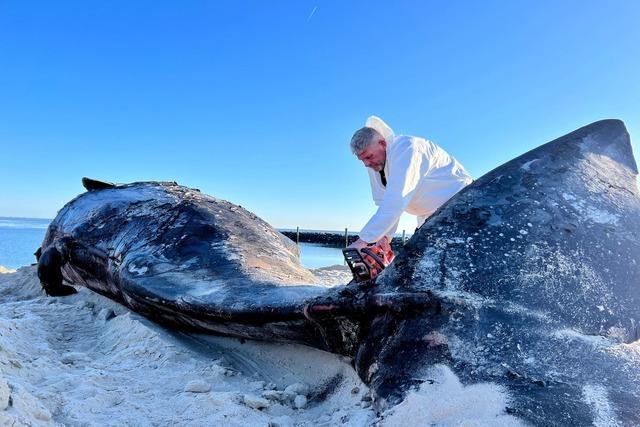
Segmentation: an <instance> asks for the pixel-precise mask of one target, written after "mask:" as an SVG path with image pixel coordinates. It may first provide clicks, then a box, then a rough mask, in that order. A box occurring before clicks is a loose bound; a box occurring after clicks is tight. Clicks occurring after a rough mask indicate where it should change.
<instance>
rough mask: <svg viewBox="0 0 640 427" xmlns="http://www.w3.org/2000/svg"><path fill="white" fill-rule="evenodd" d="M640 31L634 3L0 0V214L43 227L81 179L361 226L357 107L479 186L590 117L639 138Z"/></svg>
mask: <svg viewBox="0 0 640 427" xmlns="http://www.w3.org/2000/svg"><path fill="white" fill-rule="evenodd" d="M639 21H640V2H637V1H631V0H629V1H606V2H605V1H562V2H556V1H495V2H494V1H482V2H476V1H473V2H435V1H407V2H376V1H373V2H372V1H366V2H364V1H362V2H360V1H354V2H343V1H336V2H329V1H307V0H299V1H253V2H248V1H241V0H240V1H225V2H213V1H184V2H173V1H133V2H132V1H111V2H97V1H95V2H94V1H78V2H73V1H60V2H50V1H47V2H44V1H43V2H35V1H34V2H28V1H6V0H5V1H0V150H1V151H0V155H1V156H2V160H3V161H2V163H1V165H2V166H1V167H0V183H1V188H2V191H1V196H0V216H29V217H49V218H50V217H53V216H54V215H55V213H56V211H57V210H58V209H59V208H60V207H62V205H64V203H66V202H67V201H68V200H70V199H71V198H72V197H74V196H75V195H76V194H78V193H80V192H81V191H82V190H83V189H82V187H81V184H80V178H81V177H82V176H90V177H95V178H99V179H104V180H109V181H116V182H130V181H139V180H169V181H174V180H175V181H178V182H179V183H181V184H184V185H187V186H191V187H196V188H200V189H201V190H203V191H205V192H207V193H209V194H211V195H214V196H216V197H220V198H224V199H227V200H230V201H232V202H235V203H239V204H242V205H243V206H245V207H247V208H248V209H250V210H252V211H254V212H255V213H256V214H258V215H260V216H262V217H263V218H265V219H266V220H267V221H269V222H270V223H271V224H273V225H275V226H277V227H295V226H300V227H302V228H320V229H341V228H344V227H349V228H350V229H353V230H358V229H359V228H360V227H361V226H362V225H363V224H364V223H365V222H366V220H367V219H368V217H369V216H370V215H371V214H372V213H373V212H374V210H375V207H374V205H373V203H372V201H371V196H370V191H369V187H368V180H367V176H366V172H365V170H364V168H363V167H362V166H361V164H360V163H359V162H358V161H357V160H356V159H355V157H353V156H352V155H351V153H350V152H349V148H348V141H349V139H350V137H351V134H352V133H353V131H354V130H356V129H357V128H359V127H360V126H362V125H363V123H364V120H365V119H366V117H367V116H368V115H370V114H376V115H379V116H380V117H382V118H383V119H384V120H386V121H387V122H388V123H389V124H390V125H391V126H392V127H393V128H394V129H395V130H396V132H397V133H404V134H413V135H418V136H422V137H425V138H428V139H431V140H433V141H434V142H436V143H438V144H439V145H441V146H443V147H444V148H445V149H447V150H448V151H449V152H450V153H451V154H452V155H453V156H455V157H456V158H458V160H460V161H461V162H462V163H463V164H464V165H465V167H466V168H467V169H468V170H469V171H470V172H471V174H472V175H473V176H474V177H478V176H480V175H482V174H484V173H485V172H487V171H489V170H491V169H493V168H494V167H496V166H498V165H500V164H501V163H503V162H505V161H507V160H509V159H511V158H513V157H515V156H517V155H519V154H521V153H523V152H525V151H527V150H529V149H531V148H534V147H535V146H537V145H540V144H542V143H544V142H546V141H549V140H551V139H554V138H556V137H558V136H561V135H563V134H565V133H568V132H570V131H572V130H574V129H576V128H578V127H580V126H582V125H585V124H588V123H590V122H592V121H595V120H598V119H602V118H620V119H623V120H624V121H625V123H626V124H627V127H628V129H629V131H630V133H631V136H632V138H633V137H635V138H636V139H637V138H638V136H639V135H640V78H638V76H639V75H640V26H639V25H638V22H639ZM634 150H635V152H636V153H638V146H637V144H635V143H634ZM413 226H414V219H413V217H407V218H405V219H403V222H402V226H401V229H402V228H406V229H407V230H409V229H411V228H412V227H413Z"/></svg>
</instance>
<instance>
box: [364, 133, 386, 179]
mask: <svg viewBox="0 0 640 427" xmlns="http://www.w3.org/2000/svg"><path fill="white" fill-rule="evenodd" d="M358 160H360V161H362V163H364V165H365V166H366V167H368V168H371V169H373V170H374V171H376V172H380V171H381V170H382V169H384V163H385V162H386V161H387V142H386V141H385V140H384V139H381V140H380V141H377V142H372V143H371V144H369V145H367V148H365V149H364V150H363V151H362V152H361V153H360V154H358Z"/></svg>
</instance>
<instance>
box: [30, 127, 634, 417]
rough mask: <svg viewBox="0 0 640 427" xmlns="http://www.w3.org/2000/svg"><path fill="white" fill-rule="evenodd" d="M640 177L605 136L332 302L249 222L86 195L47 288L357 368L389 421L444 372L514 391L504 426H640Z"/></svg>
mask: <svg viewBox="0 0 640 427" xmlns="http://www.w3.org/2000/svg"><path fill="white" fill-rule="evenodd" d="M636 175H637V169H636V165H635V161H634V159H633V155H632V152H631V147H630V143H629V136H628V134H627V132H626V130H625V128H624V125H623V124H622V122H620V121H615V120H608V121H602V122H597V123H594V124H592V125H589V126H587V127H584V128H582V129H579V130H577V131H575V132H573V133H571V134H569V135H566V136H564V137H562V138H559V139H558V140H555V141H552V142H550V143H548V144H545V145H543V146H541V147H539V148H537V149H535V150H533V151H531V152H529V153H527V154H525V155H523V156H521V157H519V158H517V159H514V160H512V161H511V162H508V163H507V164H505V165H503V166H501V167H499V168H497V169H495V170H494V171H492V172H490V173H489V174H487V175H485V176H484V177H482V178H480V179H479V180H478V181H476V182H474V183H473V184H472V185H470V186H469V187H467V188H466V189H465V190H463V191H462V192H461V193H459V194H458V195H456V196H455V197H454V198H453V199H452V200H450V201H449V202H448V203H447V204H446V205H444V206H443V207H442V208H441V209H440V210H439V211H438V212H436V213H435V214H434V215H433V216H432V217H431V218H430V219H429V220H428V221H427V222H426V223H425V224H424V225H423V227H421V229H420V230H419V231H418V232H417V233H416V234H415V235H414V237H413V238H412V239H411V240H410V241H409V242H408V244H407V246H406V248H405V250H404V251H403V253H401V254H399V256H398V257H397V258H396V260H395V261H394V263H393V264H392V265H391V266H390V267H389V268H388V269H387V270H386V271H385V272H384V273H383V274H382V275H381V276H380V277H379V278H378V280H377V282H376V286H375V287H367V288H358V287H353V286H348V287H338V288H336V289H332V290H325V289H323V288H321V287H317V286H311V285H308V284H309V283H311V282H312V280H313V279H312V278H311V277H310V276H308V275H307V273H306V272H305V270H304V269H302V268H301V267H300V266H299V263H298V262H297V261H296V260H295V255H294V254H293V253H292V252H291V251H290V250H289V249H287V248H288V246H287V244H286V243H285V241H284V240H282V238H281V237H280V236H279V235H277V234H275V232H274V231H273V230H272V229H271V228H270V227H269V226H268V225H267V224H266V223H264V222H262V221H261V220H259V219H258V218H256V217H255V216H253V215H251V214H250V213H248V212H246V211H244V210H242V209H240V208H239V207H234V205H231V204H228V203H227V202H222V201H218V200H216V199H212V198H209V197H208V196H205V195H202V194H200V193H197V192H195V191H193V190H189V189H186V188H184V187H180V186H177V185H175V184H166V183H165V184H161V183H137V184H130V185H124V186H109V185H105V186H101V187H104V188H98V186H97V185H91V184H88V185H87V186H88V187H89V189H92V190H94V191H90V192H88V193H85V194H83V195H81V196H79V197H78V198H76V199H75V200H74V201H72V202H70V203H69V204H68V205H67V206H65V208H63V210H61V211H60V213H59V215H58V217H57V218H56V219H55V220H54V222H53V223H52V225H51V227H50V229H49V232H48V234H47V237H46V238H45V241H44V242H43V246H42V251H43V252H42V256H41V258H40V265H39V271H40V275H41V278H42V280H43V283H44V285H45V289H47V290H48V291H49V292H50V293H56V292H57V291H63V290H64V289H65V288H63V287H62V279H63V278H64V279H66V280H67V281H69V282H71V283H76V284H84V285H86V286H88V287H90V288H92V289H94V290H97V291H98V292H101V293H103V294H106V295H108V296H111V297H113V298H115V299H118V300H120V301H122V302H124V303H125V304H127V305H129V306H130V307H132V308H133V309H134V310H137V311H140V312H141V313H143V314H145V315H147V316H149V317H152V318H154V319H157V320H161V321H164V322H170V323H172V324H175V325H178V326H189V327H196V328H199V329H204V330H209V331H214V332H221V333H226V334H230V335H235V336H243V337H249V338H256V339H279V340H283V341H295V342H301V343H304V344H308V345H312V346H315V347H319V348H322V349H325V350H329V351H334V352H339V353H342V354H346V355H349V356H352V357H354V364H355V367H356V369H357V371H358V373H359V374H360V376H361V378H362V379H363V380H364V381H365V382H367V383H368V384H370V385H371V386H372V388H373V390H374V392H375V394H376V396H377V398H378V402H379V404H381V405H383V404H384V402H389V403H396V402H398V401H399V400H400V399H401V398H402V396H403V395H404V393H405V392H406V391H407V390H409V389H410V388H411V387H412V386H415V385H419V384H420V383H421V382H423V381H427V380H429V379H430V378H429V376H430V375H431V372H432V371H431V370H430V368H432V367H436V366H440V365H444V366H447V367H449V368H450V369H451V370H453V371H454V372H455V373H456V374H457V375H458V376H459V377H460V379H461V380H462V381H463V382H464V383H474V382H492V383H497V384H500V385H502V386H504V387H506V389H507V390H508V392H509V395H510V397H511V400H510V403H509V406H508V408H506V409H507V410H508V411H509V412H511V413H513V414H514V415H516V416H518V417H521V418H523V419H525V420H527V421H529V422H532V423H534V424H537V425H566V423H567V422H569V423H572V424H578V425H582V424H591V423H593V422H601V421H602V420H605V421H606V422H609V421H611V423H618V424H621V425H634V424H638V423H640V418H639V417H640V415H639V413H640V410H639V405H638V403H637V402H638V397H640V396H639V390H640V379H639V378H638V374H637V373H636V372H638V368H639V367H640V357H639V356H638V354H639V351H638V348H637V345H636V344H634V342H635V341H636V340H637V338H638V329H637V325H638V321H640V310H639V307H640V306H639V305H638V303H639V302H640V301H639V299H640V292H639V288H638V283H639V281H638V279H639V278H640V275H639V273H640V271H639V270H638V268H639V267H638V265H637V263H638V256H639V255H640V250H639V249H640V248H639V246H638V245H639V243H638V242H639V239H638V237H640V221H639V219H638V218H639V216H638V213H639V211H640V199H639V197H638V190H637V185H636V181H635V177H636ZM216 215H217V216H216ZM240 234H242V235H243V239H239V238H238V236H239V235H240ZM270 242H276V243H270ZM264 248H267V249H264ZM256 251H257V252H256ZM567 420H569V421H567Z"/></svg>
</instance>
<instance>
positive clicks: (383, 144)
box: [378, 139, 387, 149]
mask: <svg viewBox="0 0 640 427" xmlns="http://www.w3.org/2000/svg"><path fill="white" fill-rule="evenodd" d="M378 144H380V145H381V146H382V148H384V149H386V148H387V141H385V140H384V139H381V140H380V141H378Z"/></svg>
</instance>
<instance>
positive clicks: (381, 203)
mask: <svg viewBox="0 0 640 427" xmlns="http://www.w3.org/2000/svg"><path fill="white" fill-rule="evenodd" d="M351 151H353V154H355V155H356V156H357V157H358V159H359V160H360V161H362V163H364V165H365V166H366V167H367V172H369V180H370V182H371V192H372V194H373V201H374V202H375V204H376V205H377V206H378V210H377V211H376V213H375V214H374V215H373V216H372V217H371V219H370V220H369V222H367V224H366V225H365V226H364V228H362V231H360V238H359V239H358V240H357V241H356V242H354V243H353V244H352V245H351V246H350V247H351V248H356V249H362V248H364V247H367V246H371V245H373V244H375V245H376V246H378V247H383V249H384V251H387V250H390V247H389V246H388V245H389V243H390V242H391V239H392V237H393V234H394V233H395V232H396V229H397V228H398V221H399V220H400V216H401V215H402V213H403V212H408V213H410V214H412V215H416V216H417V219H418V227H420V226H421V225H422V223H423V222H424V221H425V220H426V219H427V218H428V217H429V215H431V214H432V213H433V212H434V211H435V210H436V209H438V208H439V207H440V206H441V205H442V204H443V203H444V202H446V201H447V200H449V199H450V198H451V197H452V196H453V195H454V194H456V193H457V192H458V191H460V190H461V189H463V188H464V187H465V186H467V185H469V184H470V183H471V181H472V179H471V176H470V175H469V174H468V173H467V171H465V169H464V167H462V165H461V164H460V163H459V162H458V161H457V160H456V159H454V158H453V157H452V156H450V155H449V154H448V153H447V152H446V151H444V150H443V149H442V148H441V147H439V146H437V145H436V144H434V143H433V142H431V141H428V140H426V139H423V138H419V137H415V136H406V135H399V136H395V135H394V133H393V131H392V130H391V128H390V127H389V126H388V125H387V124H386V123H385V122H383V121H382V120H381V119H380V118H378V117H376V116H371V117H369V118H368V119H367V122H366V124H365V127H363V128H361V129H359V130H357V131H356V132H355V133H354V134H353V137H352V138H351ZM385 248H386V249H385ZM391 257H393V255H391Z"/></svg>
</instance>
